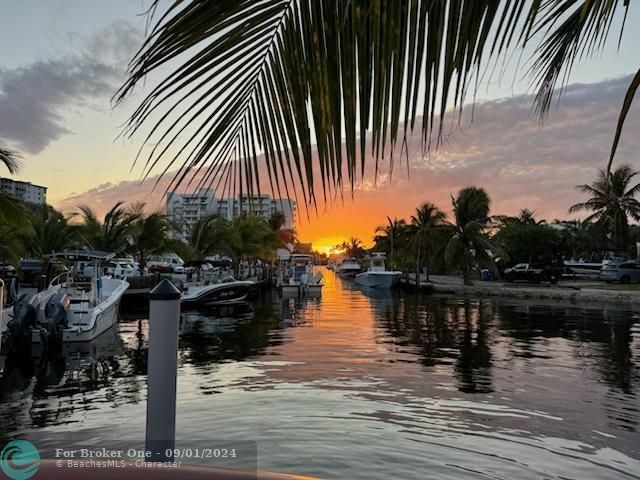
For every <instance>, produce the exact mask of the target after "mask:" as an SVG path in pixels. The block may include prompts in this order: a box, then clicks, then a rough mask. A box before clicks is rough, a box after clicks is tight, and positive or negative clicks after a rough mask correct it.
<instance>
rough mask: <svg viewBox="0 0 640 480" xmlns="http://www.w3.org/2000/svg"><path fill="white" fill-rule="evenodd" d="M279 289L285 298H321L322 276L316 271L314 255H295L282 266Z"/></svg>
mask: <svg viewBox="0 0 640 480" xmlns="http://www.w3.org/2000/svg"><path fill="white" fill-rule="evenodd" d="M279 283H280V285H279V287H280V288H281V290H282V295H283V296H288V297H291V296H303V295H307V296H319V295H321V294H322V286H323V283H322V274H321V273H320V272H316V271H315V267H314V264H313V255H309V254H305V253H294V254H293V255H291V256H290V257H289V258H288V259H286V261H285V262H284V263H283V264H282V265H281V272H280V274H279Z"/></svg>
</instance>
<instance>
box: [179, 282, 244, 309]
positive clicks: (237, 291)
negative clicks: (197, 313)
mask: <svg viewBox="0 0 640 480" xmlns="http://www.w3.org/2000/svg"><path fill="white" fill-rule="evenodd" d="M251 287H252V283H251V282H237V283H234V284H228V285H227V284H214V285H208V286H204V287H197V289H196V290H194V291H191V292H187V293H186V294H184V295H183V296H182V305H184V306H185V307H199V306H203V307H208V306H212V305H228V304H233V303H238V302H243V301H244V300H246V299H247V297H248V296H249V292H250V290H251Z"/></svg>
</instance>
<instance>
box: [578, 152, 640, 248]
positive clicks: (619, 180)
mask: <svg viewBox="0 0 640 480" xmlns="http://www.w3.org/2000/svg"><path fill="white" fill-rule="evenodd" d="M639 173H640V172H638V171H637V170H634V169H632V168H631V167H630V166H629V165H622V166H620V167H619V168H617V169H616V170H615V171H613V172H611V173H610V174H608V175H607V172H606V171H605V170H600V171H599V174H598V178H596V180H595V181H594V182H593V183H592V184H591V185H578V186H577V187H576V188H577V189H578V190H579V191H580V192H582V193H584V194H585V195H590V198H589V199H588V200H587V201H586V202H582V203H576V204H575V205H573V206H571V208H570V209H569V212H570V213H575V212H581V211H589V212H593V213H591V215H589V216H588V217H587V218H586V219H585V221H586V222H590V221H592V220H596V221H597V222H599V223H601V224H602V225H604V226H605V227H606V228H607V230H608V231H609V232H610V233H611V235H612V239H613V244H614V247H615V249H616V250H618V251H620V252H623V251H626V250H627V247H628V245H629V217H631V218H633V219H634V220H639V219H640V202H638V200H636V198H635V196H636V195H637V194H638V192H640V183H635V184H634V178H635V177H636V176H637V175H638V174H639Z"/></svg>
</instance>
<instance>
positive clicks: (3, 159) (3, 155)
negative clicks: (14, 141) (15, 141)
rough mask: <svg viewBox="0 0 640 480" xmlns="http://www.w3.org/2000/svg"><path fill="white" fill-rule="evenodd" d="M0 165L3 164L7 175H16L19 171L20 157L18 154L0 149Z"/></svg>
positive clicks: (6, 149)
mask: <svg viewBox="0 0 640 480" xmlns="http://www.w3.org/2000/svg"><path fill="white" fill-rule="evenodd" d="M0 163H3V164H4V166H5V167H7V170H9V173H18V170H20V166H21V165H20V155H19V154H18V152H16V151H14V150H11V149H8V148H2V147H0Z"/></svg>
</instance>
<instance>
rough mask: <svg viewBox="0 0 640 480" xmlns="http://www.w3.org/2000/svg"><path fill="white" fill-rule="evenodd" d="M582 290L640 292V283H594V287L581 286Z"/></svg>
mask: <svg viewBox="0 0 640 480" xmlns="http://www.w3.org/2000/svg"><path fill="white" fill-rule="evenodd" d="M581 287H582V288H596V289H598V290H621V291H628V292H640V283H626V284H625V283H594V284H593V285H581Z"/></svg>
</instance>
